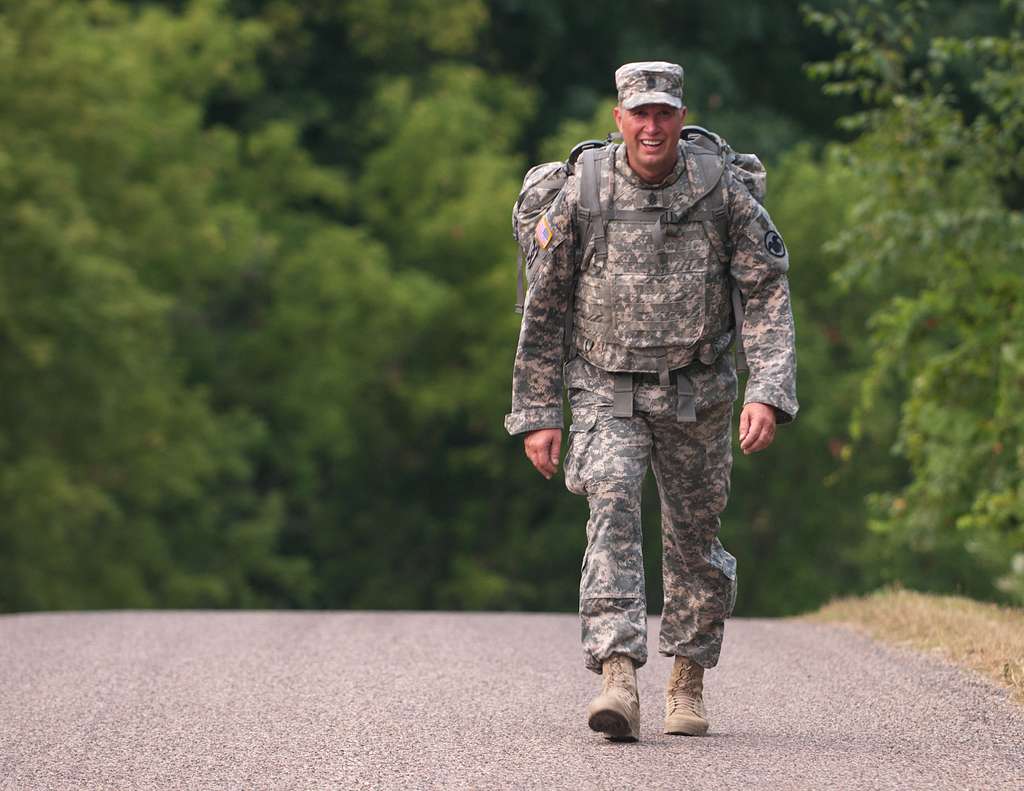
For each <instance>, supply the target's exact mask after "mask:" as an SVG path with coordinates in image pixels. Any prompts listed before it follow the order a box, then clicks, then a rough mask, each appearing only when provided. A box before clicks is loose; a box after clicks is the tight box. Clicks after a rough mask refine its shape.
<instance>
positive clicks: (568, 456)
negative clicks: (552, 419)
mask: <svg viewBox="0 0 1024 791" xmlns="http://www.w3.org/2000/svg"><path fill="white" fill-rule="evenodd" d="M573 417H574V419H573V422H572V425H571V426H569V447H568V448H566V451H565V488H566V489H568V490H569V491H570V492H572V493H573V494H581V495H585V494H586V491H585V490H584V488H583V480H582V479H581V477H580V466H581V462H582V458H581V456H582V453H584V452H586V446H587V444H588V443H587V435H588V434H590V433H591V432H592V431H593V430H594V426H595V425H596V423H597V414H596V413H595V412H591V411H586V412H580V413H578V414H575V415H574V416H573Z"/></svg>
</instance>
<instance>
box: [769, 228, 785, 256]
mask: <svg viewBox="0 0 1024 791" xmlns="http://www.w3.org/2000/svg"><path fill="white" fill-rule="evenodd" d="M764 249H765V250H767V251H768V252H769V253H771V254H772V255H773V256H775V257H776V258H785V257H786V245H785V243H784V242H783V241H782V237H781V236H779V232H778V231H776V230H775V229H774V228H773V229H772V230H770V231H768V232H767V233H766V234H765V235H764Z"/></svg>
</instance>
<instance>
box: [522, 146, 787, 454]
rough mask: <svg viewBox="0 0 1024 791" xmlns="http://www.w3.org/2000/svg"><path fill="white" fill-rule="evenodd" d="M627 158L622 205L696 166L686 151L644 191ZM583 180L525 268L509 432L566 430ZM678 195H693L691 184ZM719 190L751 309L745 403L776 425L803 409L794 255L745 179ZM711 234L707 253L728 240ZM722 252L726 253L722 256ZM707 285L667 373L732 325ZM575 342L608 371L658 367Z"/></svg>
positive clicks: (617, 345)
mask: <svg viewBox="0 0 1024 791" xmlns="http://www.w3.org/2000/svg"><path fill="white" fill-rule="evenodd" d="M620 151H622V149H620ZM623 158H624V153H622V154H617V155H616V160H617V164H616V167H617V174H616V175H617V178H616V185H617V186H616V206H617V205H618V201H619V196H620V195H621V196H622V200H623V201H631V202H634V201H635V202H642V201H643V200H644V199H642V198H638V197H637V195H638V194H639V193H640V191H641V190H647V192H648V193H650V194H653V193H654V192H655V191H656V190H665V189H666V188H667V187H671V186H674V185H675V183H676V182H672V179H673V178H674V179H676V180H677V181H684V182H685V181H686V180H687V177H688V176H689V175H690V172H691V169H692V168H694V167H695V166H694V165H693V164H692V162H690V163H689V164H687V157H686V156H685V155H684V156H682V157H681V158H680V161H679V163H678V164H677V166H676V169H675V170H674V171H673V173H672V174H671V175H670V176H669V177H668V178H667V179H666V182H665V183H663V184H662V185H644V184H643V182H641V181H640V180H639V179H638V178H636V177H635V175H634V174H632V170H631V169H630V168H629V166H628V164H625V163H624V159H623ZM619 176H622V178H619ZM578 182H579V178H578V176H576V175H573V176H570V177H569V178H568V179H567V181H566V183H565V187H564V188H563V190H562V192H561V193H560V194H559V196H558V197H557V198H556V199H555V201H554V203H552V205H551V207H550V208H549V209H548V211H547V213H546V214H545V215H544V217H543V220H544V222H545V224H544V226H543V230H544V231H545V234H544V238H545V239H546V242H545V244H544V245H543V246H541V245H538V246H537V247H536V248H535V250H534V255H533V256H532V257H531V259H530V261H529V262H528V265H527V268H528V276H529V284H530V285H529V289H528V291H527V294H526V303H525V306H524V312H523V322H522V324H521V326H520V331H519V343H518V347H517V349H516V357H515V365H514V369H513V376H512V411H511V412H510V413H509V414H508V415H507V416H506V418H505V428H506V429H507V430H508V432H509V433H510V434H521V433H523V432H527V431H533V430H535V429H539V428H561V427H562V425H563V417H562V384H563V382H562V363H563V360H562V334H563V330H564V325H565V321H564V318H565V313H566V311H567V310H569V304H570V301H571V297H572V292H573V290H574V289H575V288H576V280H577V277H576V262H577V259H578V257H583V259H584V260H583V263H584V264H586V260H585V255H584V253H583V252H582V251H578V249H577V247H578V243H579V240H578V239H577V238H576V230H575V229H576V211H577V206H578V204H579V195H578V191H579V186H578ZM669 182H672V183H671V184H670V183H669ZM649 187H650V188H649ZM678 189H679V190H680V191H681V190H683V189H687V190H688V188H687V187H685V184H684V185H682V186H679V187H678ZM719 189H722V190H725V205H726V207H728V210H729V217H730V223H729V227H730V239H729V242H730V247H731V249H732V251H733V253H732V257H731V259H729V261H728V269H729V274H730V276H731V277H732V279H733V281H734V282H735V283H736V284H737V285H738V286H739V289H740V292H741V293H742V294H743V299H744V303H745V306H746V317H745V324H744V329H743V348H744V351H745V352H746V356H747V365H748V366H749V369H750V372H749V377H748V379H747V385H746V390H745V392H744V398H743V403H744V404H748V403H751V402H758V403H762V404H769V405H771V406H773V407H774V408H775V413H776V419H777V420H778V422H779V423H780V424H781V423H788V422H789V421H791V420H792V419H793V418H794V417H795V416H796V413H797V410H798V409H799V405H798V402H797V398H796V349H795V334H794V328H793V315H792V309H791V306H790V298H789V283H788V280H787V278H786V272H787V270H788V269H789V253H788V251H787V250H786V247H785V244H784V242H783V241H782V236H781V235H780V234H779V232H778V230H777V229H776V228H775V225H774V223H772V221H771V218H770V217H769V215H768V212H767V211H766V210H765V209H764V207H763V206H762V205H761V204H760V203H758V202H757V201H756V200H755V199H754V198H753V197H752V196H751V194H750V192H749V191H748V190H747V188H746V187H745V186H744V185H743V183H742V182H741V181H740V179H738V178H736V177H734V176H733V175H732V174H731V173H730V172H729V171H726V175H725V176H724V177H723V178H722V181H721V183H720V184H719ZM538 227H540V224H538ZM706 231H707V232H708V233H709V234H710V235H709V236H706V237H705V238H706V239H707V242H706V244H708V246H709V247H710V249H711V250H712V251H721V250H724V247H725V245H724V244H723V240H720V239H717V234H716V232H715V231H714V229H713V228H708V229H706ZM696 241H697V242H698V243H699V242H700V240H696ZM717 254H718V253H717V252H715V255H717ZM721 255H722V256H723V257H724V252H722V253H721ZM714 260H716V259H714V258H713V257H712V261H714ZM653 265H654V264H652V266H653ZM702 266H708V267H710V268H711V269H712V277H709V280H714V278H715V277H717V274H716V273H715V272H714V267H715V266H716V264H714V263H707V262H702ZM722 266H725V265H724V264H723V265H722ZM701 285H702V286H705V287H706V289H707V290H708V292H709V297H708V298H709V299H711V300H712V303H711V304H710V305H708V306H707V307H706V308H705V311H706V312H705V320H704V326H703V329H702V330H701V332H700V333H699V334H698V337H697V339H696V341H695V342H693V343H692V344H691V345H690V346H679V347H676V350H675V351H671V350H670V354H671V355H673V357H672V358H671V359H670V367H671V368H679V367H683V366H685V365H688V364H690V362H691V361H692V360H693V359H695V358H697V357H700V356H701V352H702V350H703V349H704V348H705V346H706V345H711V346H712V347H714V348H717V349H719V351H720V350H721V348H720V347H721V346H722V343H721V341H722V338H723V336H724V333H726V332H727V331H728V328H729V327H730V325H731V306H730V305H729V300H728V298H727V296H728V291H727V290H722V289H720V288H718V287H716V286H714V285H713V284H712V285H710V286H709V285H707V284H704V283H702V284H701ZM578 335H579V333H577V336H578ZM688 337H689V336H688ZM576 340H577V343H576V346H577V351H578V353H579V354H580V356H582V357H584V358H586V359H587V360H589V361H590V362H592V363H594V364H595V365H597V366H598V367H600V368H603V369H604V370H607V371H616V370H618V371H622V370H650V371H653V370H656V368H655V367H653V366H651V365H638V361H637V359H636V355H635V354H633V353H631V350H630V349H629V348H628V347H627V346H626V345H624V344H622V343H621V342H618V341H617V340H616V339H611V340H609V339H605V340H596V339H593V338H586V337H582V338H581V337H577V339H576ZM705 359H706V358H705Z"/></svg>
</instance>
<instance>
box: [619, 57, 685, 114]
mask: <svg viewBox="0 0 1024 791" xmlns="http://www.w3.org/2000/svg"><path fill="white" fill-rule="evenodd" d="M615 87H616V89H617V90H618V92H619V106H620V107H622V109H623V110H632V109H633V108H634V107H639V106H640V105H641V104H668V105H671V106H672V107H682V106H683V67H682V66H680V65H678V64H676V63H666V62H665V61H663V60H651V61H643V62H641V63H627V64H625V65H624V66H619V68H618V69H616V71H615Z"/></svg>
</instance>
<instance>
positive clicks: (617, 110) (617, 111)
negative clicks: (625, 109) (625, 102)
mask: <svg viewBox="0 0 1024 791" xmlns="http://www.w3.org/2000/svg"><path fill="white" fill-rule="evenodd" d="M612 118H614V119H615V125H616V126H617V127H618V128H619V131H620V132H621V131H622V108H621V107H619V106H618V105H615V106H614V107H613V108H612Z"/></svg>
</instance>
